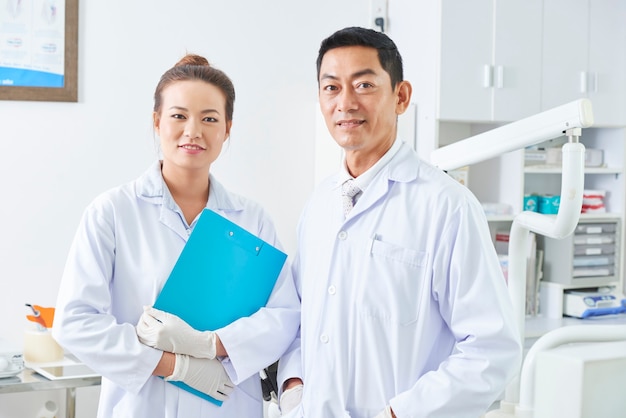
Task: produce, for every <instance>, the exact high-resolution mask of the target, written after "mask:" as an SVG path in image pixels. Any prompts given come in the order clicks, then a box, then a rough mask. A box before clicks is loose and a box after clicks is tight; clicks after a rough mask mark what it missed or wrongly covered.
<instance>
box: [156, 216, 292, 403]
mask: <svg viewBox="0 0 626 418" xmlns="http://www.w3.org/2000/svg"><path fill="white" fill-rule="evenodd" d="M286 259H287V255H286V254H285V253H283V252H282V251H280V250H278V249H277V248H276V247H274V246H272V245H270V244H268V243H267V242H265V241H263V240H262V239H260V238H259V237H257V236H255V235H254V234H252V233H250V232H248V231H246V230H245V229H243V228H241V227H240V226H238V225H236V224H234V223H233V222H231V221H230V220H228V219H226V218H224V217H223V216H221V215H219V214H217V213H215V212H213V211H212V210H210V209H204V210H203V211H202V214H201V215H200V218H199V219H198V222H197V223H196V226H195V227H194V230H193V232H192V234H191V236H190V237H189V239H188V240H187V244H186V245H185V247H184V248H183V251H182V252H181V254H180V256H179V257H178V261H176V264H175V265H174V268H173V269H172V272H171V273H170V276H169V278H168V279H167V282H166V283H165V285H164V286H163V290H161V293H160V294H159V296H158V297H157V300H156V302H155V304H154V307H155V308H157V309H160V310H162V311H166V312H170V313H173V314H175V315H177V316H179V317H180V318H181V319H183V320H185V321H186V322H187V323H188V324H189V325H191V326H192V327H193V328H195V329H197V330H201V331H205V330H215V329H218V328H221V327H223V326H226V325H228V324H230V323H231V322H233V321H235V320H236V319H239V318H241V317H245V316H249V315H251V314H253V313H255V312H256V311H257V310H258V309H259V308H261V307H263V306H265V304H266V303H267V301H268V299H269V297H270V294H271V293H272V290H273V288H274V284H275V283H276V280H277V279H278V276H279V275H280V272H281V270H282V268H283V265H284V263H285V260H286ZM170 383H172V384H174V385H176V386H178V387H180V388H182V389H185V390H187V391H189V392H191V393H193V394H195V395H197V396H200V397H202V398H204V399H206V400H208V401H210V402H212V403H214V404H216V405H221V404H222V402H221V401H218V400H216V399H214V398H212V397H210V396H209V395H207V394H205V393H202V392H199V391H197V390H195V389H193V388H191V387H189V386H187V385H186V384H184V383H183V382H173V381H171V382H170Z"/></svg>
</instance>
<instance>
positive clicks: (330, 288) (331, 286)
mask: <svg viewBox="0 0 626 418" xmlns="http://www.w3.org/2000/svg"><path fill="white" fill-rule="evenodd" d="M328 293H330V294H331V295H334V294H335V293H337V288H335V286H334V285H332V284H331V285H330V286H329V287H328Z"/></svg>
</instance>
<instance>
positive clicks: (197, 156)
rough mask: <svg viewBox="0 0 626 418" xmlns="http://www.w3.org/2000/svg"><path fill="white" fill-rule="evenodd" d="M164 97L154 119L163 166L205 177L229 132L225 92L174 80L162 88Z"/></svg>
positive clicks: (211, 86) (195, 83) (213, 87)
mask: <svg viewBox="0 0 626 418" xmlns="http://www.w3.org/2000/svg"><path fill="white" fill-rule="evenodd" d="M161 98H162V102H161V103H162V106H161V111H160V113H156V112H155V113H154V115H153V117H154V129H155V131H156V133H157V134H158V135H159V137H160V138H161V150H162V153H163V166H164V167H165V166H166V165H167V166H168V169H184V170H200V171H202V172H203V175H204V174H206V171H208V170H209V168H210V166H211V164H212V163H213V161H215V160H216V159H217V157H218V156H219V154H220V152H221V151H222V145H223V144H224V141H226V139H228V135H229V133H230V127H231V121H227V120H226V107H225V106H226V98H225V96H224V93H222V91H221V90H220V89H219V88H217V87H216V86H214V85H212V84H209V83H206V82H204V81H200V80H193V81H175V82H173V83H172V84H170V85H169V86H167V87H166V88H165V89H163V91H162V92H161Z"/></svg>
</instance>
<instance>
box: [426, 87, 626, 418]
mask: <svg viewBox="0 0 626 418" xmlns="http://www.w3.org/2000/svg"><path fill="white" fill-rule="evenodd" d="M592 124H593V112H592V106H591V102H590V101H589V100H587V99H580V100H576V101H573V102H570V103H567V104H564V105H562V106H559V107H555V108H553V109H550V110H547V111H545V112H542V113H539V114H536V115H533V116H530V117H527V118H525V119H521V120H519V121H516V122H513V123H510V124H507V125H504V126H501V127H499V128H496V129H493V130H490V131H487V132H484V133H482V134H479V135H476V136H473V137H470V138H467V139H464V140H461V141H458V142H455V143H453V144H451V145H447V146H444V147H441V148H438V149H436V150H434V151H433V152H432V153H431V162H432V163H433V164H434V165H435V166H437V167H439V168H440V169H442V170H452V169H456V168H460V167H464V166H466V165H470V164H474V163H477V162H480V161H483V160H487V159H489V158H493V157H496V156H498V155H500V154H504V153H507V152H510V151H514V150H517V149H520V148H525V147H528V146H531V145H535V144H538V143H541V142H544V141H547V140H549V139H552V138H557V137H560V136H563V135H565V136H566V137H567V138H568V142H567V143H565V144H564V145H563V147H562V153H563V159H562V164H563V166H562V176H561V201H560V206H559V211H558V213H557V215H556V216H554V215H544V214H540V213H537V212H529V211H524V212H521V213H519V214H518V215H517V216H515V217H514V219H513V222H512V225H511V232H510V236H509V271H508V290H509V296H510V297H511V302H512V305H513V309H514V312H515V316H516V320H517V325H518V329H519V332H520V334H521V335H520V338H521V341H524V331H525V318H526V311H525V304H526V248H527V240H528V237H529V233H530V232H535V233H537V234H540V235H545V236H547V237H550V238H555V239H562V238H565V237H567V236H568V235H570V234H571V233H572V232H574V229H575V228H576V225H577V224H578V221H579V219H580V212H581V208H582V196H583V189H584V167H585V147H584V145H583V144H581V143H580V142H579V138H580V136H581V133H582V129H583V128H587V127H589V126H591V125H592ZM578 328H580V327H572V329H571V330H568V331H565V330H559V329H557V330H554V331H552V332H550V333H548V334H546V335H544V336H543V337H541V338H540V339H539V340H538V341H537V342H535V344H534V345H533V347H535V346H536V348H535V349H533V348H531V351H530V352H529V354H528V355H527V356H526V359H525V360H524V362H523V365H522V370H521V376H519V377H517V378H516V379H515V380H514V381H513V382H512V383H510V384H509V386H508V387H507V388H506V392H505V397H504V400H502V401H501V402H500V409H498V410H495V411H490V412H489V413H488V414H487V415H486V416H487V417H489V418H505V417H532V416H533V414H534V412H533V411H534V409H533V408H534V399H533V393H534V392H533V389H534V366H535V361H534V358H535V354H536V352H538V351H541V350H545V349H549V348H553V347H555V346H557V345H560V344H565V343H568V342H580V341H590V340H593V341H610V340H619V339H626V331H624V330H621V329H614V328H610V329H605V328H601V329H597V330H595V331H593V332H590V329H589V326H585V335H586V337H584V338H581V334H582V331H581V330H579V329H578ZM542 340H543V341H542Z"/></svg>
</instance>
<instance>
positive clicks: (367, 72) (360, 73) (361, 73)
mask: <svg viewBox="0 0 626 418" xmlns="http://www.w3.org/2000/svg"><path fill="white" fill-rule="evenodd" d="M364 75H376V71H374V70H372V69H371V68H366V69H364V70H360V71H357V72H356V73H353V74H352V75H351V76H350V78H358V77H362V76H364ZM326 79H330V80H337V79H338V78H337V76H334V75H332V74H328V73H324V74H322V76H321V77H320V80H326Z"/></svg>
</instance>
